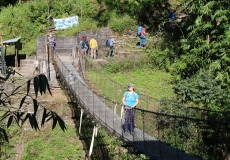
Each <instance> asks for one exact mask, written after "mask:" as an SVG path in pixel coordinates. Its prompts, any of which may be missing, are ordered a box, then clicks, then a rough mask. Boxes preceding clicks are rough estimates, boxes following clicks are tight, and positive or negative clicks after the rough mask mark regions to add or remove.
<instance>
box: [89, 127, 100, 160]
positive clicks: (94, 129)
mask: <svg viewBox="0 0 230 160" xmlns="http://www.w3.org/2000/svg"><path fill="white" fill-rule="evenodd" d="M97 132H98V126H97V125H96V124H95V125H94V127H93V135H92V140H91V144H90V148H89V155H88V156H89V157H91V154H92V151H93V144H94V137H97Z"/></svg>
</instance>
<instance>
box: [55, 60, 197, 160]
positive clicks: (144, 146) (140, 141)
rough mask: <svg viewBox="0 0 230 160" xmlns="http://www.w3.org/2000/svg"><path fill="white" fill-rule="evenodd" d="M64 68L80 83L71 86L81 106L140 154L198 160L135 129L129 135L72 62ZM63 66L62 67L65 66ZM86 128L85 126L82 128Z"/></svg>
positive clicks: (155, 157) (164, 159) (121, 121)
mask: <svg viewBox="0 0 230 160" xmlns="http://www.w3.org/2000/svg"><path fill="white" fill-rule="evenodd" d="M63 64H64V66H65V67H64V68H66V69H67V70H63V66H60V65H61V64H60V62H59V63H58V67H59V68H61V67H62V74H63V75H64V76H65V77H66V81H67V82H68V79H67V75H68V73H69V71H71V72H72V73H73V74H74V75H75V76H76V77H77V79H78V82H77V84H76V85H74V86H70V88H71V92H72V93H71V94H72V95H74V96H76V97H77V99H78V101H79V102H80V104H81V105H82V106H83V107H84V109H85V110H87V111H88V112H89V113H90V114H91V115H93V117H94V118H95V119H96V120H97V121H98V122H100V123H101V125H103V126H105V127H106V128H107V129H108V130H110V131H111V132H112V133H114V134H115V135H117V136H118V137H120V138H121V139H122V140H123V141H125V142H126V143H128V144H129V145H131V146H133V147H135V148H136V149H138V150H139V151H140V152H142V153H144V154H145V155H147V156H149V157H150V158H151V159H156V160H158V159H159V160H174V159H175V160H197V159H198V158H195V157H192V156H190V155H188V154H186V153H184V152H183V151H180V150H178V149H176V148H173V147H171V146H169V145H168V144H166V143H164V142H161V141H159V140H157V139H155V138H154V137H151V136H150V135H148V134H146V133H144V132H143V131H142V130H140V129H138V128H135V129H134V133H133V134H132V135H131V134H129V133H128V134H127V133H124V132H123V128H122V124H123V120H122V119H121V117H120V115H118V114H116V113H115V112H114V110H113V109H111V108H110V107H109V106H106V104H105V103H104V102H103V101H102V100H101V99H100V98H99V97H98V96H97V95H96V94H94V93H93V91H92V90H91V89H90V88H89V87H88V86H87V84H86V83H85V82H84V80H83V79H82V78H81V76H80V75H79V74H78V72H77V71H76V69H75V68H74V66H73V65H72V64H71V63H70V62H64V63H63ZM63 64H62V65H63ZM82 127H84V126H82Z"/></svg>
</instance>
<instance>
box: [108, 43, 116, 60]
mask: <svg viewBox="0 0 230 160" xmlns="http://www.w3.org/2000/svg"><path fill="white" fill-rule="evenodd" d="M109 49H110V50H109V52H108V57H113V56H114V55H115V53H114V52H115V48H114V46H111V47H109Z"/></svg>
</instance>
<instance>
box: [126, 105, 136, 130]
mask: <svg viewBox="0 0 230 160" xmlns="http://www.w3.org/2000/svg"><path fill="white" fill-rule="evenodd" d="M134 114H135V109H126V110H125V132H128V131H130V132H133V130H134Z"/></svg>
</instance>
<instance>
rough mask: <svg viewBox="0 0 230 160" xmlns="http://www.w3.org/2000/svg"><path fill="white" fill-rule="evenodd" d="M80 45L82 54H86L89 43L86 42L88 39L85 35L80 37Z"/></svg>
mask: <svg viewBox="0 0 230 160" xmlns="http://www.w3.org/2000/svg"><path fill="white" fill-rule="evenodd" d="M80 46H81V51H82V54H83V55H87V54H88V49H89V43H88V39H87V37H86V36H82V37H81V40H80Z"/></svg>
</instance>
